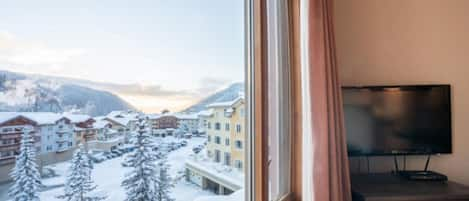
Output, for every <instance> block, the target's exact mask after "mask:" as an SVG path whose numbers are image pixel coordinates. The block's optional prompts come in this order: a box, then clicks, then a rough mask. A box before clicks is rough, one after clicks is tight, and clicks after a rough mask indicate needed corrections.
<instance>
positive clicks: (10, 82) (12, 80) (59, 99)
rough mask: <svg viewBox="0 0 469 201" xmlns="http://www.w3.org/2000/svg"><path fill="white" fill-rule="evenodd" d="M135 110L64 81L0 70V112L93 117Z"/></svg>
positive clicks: (105, 94)
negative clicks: (73, 114) (34, 112)
mask: <svg viewBox="0 0 469 201" xmlns="http://www.w3.org/2000/svg"><path fill="white" fill-rule="evenodd" d="M128 109H134V108H133V107H132V106H131V105H130V104H128V103H126V102H125V101H124V100H122V99H120V98H119V97H117V96H116V95H114V94H112V93H109V92H106V91H101V90H96V89H91V88H89V87H85V86H80V85H77V84H75V83H74V82H67V79H65V78H60V79H59V78H57V79H56V78H55V77H46V76H36V75H29V74H21V73H14V72H9V71H0V111H37V112H39V111H40V112H78V113H83V114H88V115H92V116H98V115H105V114H107V113H109V112H111V111H113V110H128Z"/></svg>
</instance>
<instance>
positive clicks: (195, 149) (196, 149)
mask: <svg viewBox="0 0 469 201" xmlns="http://www.w3.org/2000/svg"><path fill="white" fill-rule="evenodd" d="M192 151H193V152H194V153H196V154H198V153H200V151H202V148H200V147H194V148H192Z"/></svg>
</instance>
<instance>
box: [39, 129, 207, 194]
mask: <svg viewBox="0 0 469 201" xmlns="http://www.w3.org/2000/svg"><path fill="white" fill-rule="evenodd" d="M205 140H206V138H192V139H187V141H188V145H187V146H185V147H181V148H180V149H177V150H175V151H172V152H170V153H169V154H168V163H169V164H170V165H171V169H170V173H171V176H172V177H173V179H176V180H177V181H176V185H175V187H174V188H173V189H172V197H173V198H175V199H176V201H193V200H195V199H196V198H198V197H201V196H202V197H204V196H210V195H214V194H213V193H212V192H209V191H203V190H201V188H200V187H198V186H196V185H194V184H192V183H188V182H186V181H185V179H184V178H183V177H181V176H182V175H183V174H184V161H185V160H186V159H187V158H188V157H189V155H190V154H192V153H193V152H192V148H193V147H194V146H197V145H201V144H203V143H204V142H205ZM163 141H164V142H172V141H174V142H178V141H182V140H181V139H175V138H173V137H166V138H163ZM123 160H124V157H123V156H121V157H118V158H114V159H110V160H106V161H104V162H102V163H98V164H95V166H94V169H93V180H94V182H95V183H96V184H97V185H98V189H99V190H100V191H102V192H104V193H105V194H106V195H107V196H108V197H107V199H106V201H123V200H124V199H125V191H124V189H123V188H122V187H121V182H122V180H123V178H124V174H125V173H126V172H128V171H129V169H128V168H126V167H122V165H121V163H122V161H123ZM69 165H70V164H69V163H67V162H64V163H59V164H55V165H52V166H49V167H50V168H52V169H54V170H55V171H56V172H57V174H59V175H60V176H59V177H54V178H49V179H43V184H44V185H46V186H61V185H63V183H64V181H65V175H66V172H67V169H68V166H69ZM61 193H63V187H56V188H52V189H49V190H46V191H43V192H41V194H40V196H41V200H45V201H60V199H57V198H56V196H57V195H60V194H61Z"/></svg>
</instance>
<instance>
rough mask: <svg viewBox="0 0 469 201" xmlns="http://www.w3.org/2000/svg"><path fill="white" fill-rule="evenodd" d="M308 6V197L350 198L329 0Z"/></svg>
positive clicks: (315, 200) (322, 200)
mask: <svg viewBox="0 0 469 201" xmlns="http://www.w3.org/2000/svg"><path fill="white" fill-rule="evenodd" d="M308 9H309V10H308V15H309V16H308V26H309V30H308V39H309V40H308V46H309V47H308V51H309V65H310V66H309V73H310V74H309V77H310V81H309V87H310V94H311V119H312V122H311V123H312V131H311V133H312V144H313V153H312V156H311V157H312V161H311V162H312V163H313V164H312V168H313V170H312V171H313V172H312V176H313V182H312V184H313V187H312V188H313V189H312V193H313V195H312V198H313V201H351V200H352V199H351V191H350V176H349V175H350V173H349V166H348V158H347V150H346V146H347V145H346V139H345V137H346V136H345V129H344V118H343V111H342V95H341V87H340V83H339V78H338V71H337V61H336V53H335V52H336V50H335V41H334V26H333V17H332V16H333V5H332V0H310V1H309V8H308Z"/></svg>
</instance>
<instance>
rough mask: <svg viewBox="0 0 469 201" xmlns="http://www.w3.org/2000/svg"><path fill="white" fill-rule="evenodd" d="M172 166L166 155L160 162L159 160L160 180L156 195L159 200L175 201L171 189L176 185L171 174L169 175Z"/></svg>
mask: <svg viewBox="0 0 469 201" xmlns="http://www.w3.org/2000/svg"><path fill="white" fill-rule="evenodd" d="M169 168H170V166H169V165H168V164H167V161H166V157H165V156H164V157H163V158H162V160H161V161H160V162H158V169H159V174H158V180H157V183H156V197H157V200H158V201H174V199H173V198H171V197H170V195H169V194H170V192H171V191H170V190H171V188H173V187H174V185H173V183H172V179H171V176H170V175H169Z"/></svg>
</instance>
